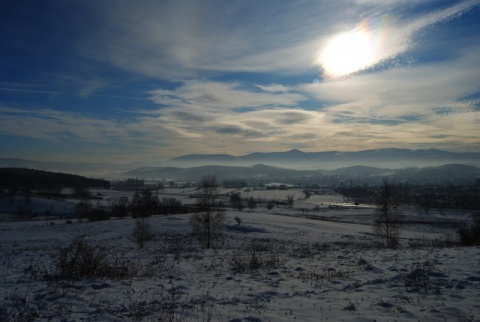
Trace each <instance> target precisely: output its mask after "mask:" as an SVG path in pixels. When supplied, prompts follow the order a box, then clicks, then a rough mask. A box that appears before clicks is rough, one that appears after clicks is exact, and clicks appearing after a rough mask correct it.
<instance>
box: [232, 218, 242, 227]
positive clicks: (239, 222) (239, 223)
mask: <svg viewBox="0 0 480 322" xmlns="http://www.w3.org/2000/svg"><path fill="white" fill-rule="evenodd" d="M233 219H234V220H235V222H236V223H237V225H239V226H240V225H241V224H242V218H240V217H238V216H235V218H233Z"/></svg>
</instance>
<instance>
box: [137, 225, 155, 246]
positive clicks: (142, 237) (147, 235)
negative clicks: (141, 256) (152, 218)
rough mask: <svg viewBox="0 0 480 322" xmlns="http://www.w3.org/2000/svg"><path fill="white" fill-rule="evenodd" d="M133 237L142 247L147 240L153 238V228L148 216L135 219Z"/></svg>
mask: <svg viewBox="0 0 480 322" xmlns="http://www.w3.org/2000/svg"><path fill="white" fill-rule="evenodd" d="M132 237H133V240H134V241H135V242H136V243H137V244H138V247H140V248H143V245H144V244H145V242H146V241H150V240H152V239H153V233H152V228H151V227H150V224H149V223H148V219H147V218H137V219H136V220H135V227H134V228H133V232H132Z"/></svg>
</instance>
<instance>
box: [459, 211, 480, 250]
mask: <svg viewBox="0 0 480 322" xmlns="http://www.w3.org/2000/svg"><path fill="white" fill-rule="evenodd" d="M458 234H459V235H460V242H461V243H462V244H463V245H466V246H472V245H480V213H477V214H473V215H472V222H471V224H470V225H469V226H466V227H462V228H460V229H459V230H458Z"/></svg>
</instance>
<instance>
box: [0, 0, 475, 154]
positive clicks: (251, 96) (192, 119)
mask: <svg viewBox="0 0 480 322" xmlns="http://www.w3.org/2000/svg"><path fill="white" fill-rule="evenodd" d="M479 18H480V0H469V1H444V0H441V1H440V0H438V1H436V0H397V1H384V0H337V1H331V0H296V1H280V0H262V1H257V0H229V1H223V0H161V1H158V0H155V1H154V0H152V1H149V0H139V1H128V0H115V1H113V0H112V1H110V0H102V1H93V0H87V1H85V0H69V1H54V0H38V1H34V0H4V1H0V32H1V45H0V157H4V158H6V157H8V158H23V159H33V160H39V161H69V162H77V161H80V162H113V163H129V162H134V161H162V160H168V159H170V158H173V157H177V156H181V155H185V154H223V153H226V154H231V155H243V154H248V153H252V152H273V151H288V150H291V149H300V150H302V151H305V152H319V151H358V150H370V149H381V148H407V149H431V148H435V149H442V150H447V151H453V152H480V19H479Z"/></svg>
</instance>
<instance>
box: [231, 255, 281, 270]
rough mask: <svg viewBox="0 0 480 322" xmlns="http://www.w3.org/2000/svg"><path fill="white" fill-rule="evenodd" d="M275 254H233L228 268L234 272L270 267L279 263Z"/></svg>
mask: <svg viewBox="0 0 480 322" xmlns="http://www.w3.org/2000/svg"><path fill="white" fill-rule="evenodd" d="M279 263H280V258H279V256H278V255H277V254H272V253H259V252H251V253H250V254H249V255H246V256H245V255H243V254H240V255H239V254H235V255H233V256H232V258H231V261H230V268H231V269H232V271H233V272H235V273H244V272H248V271H254V270H259V269H271V268H275V267H277V266H278V265H279Z"/></svg>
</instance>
